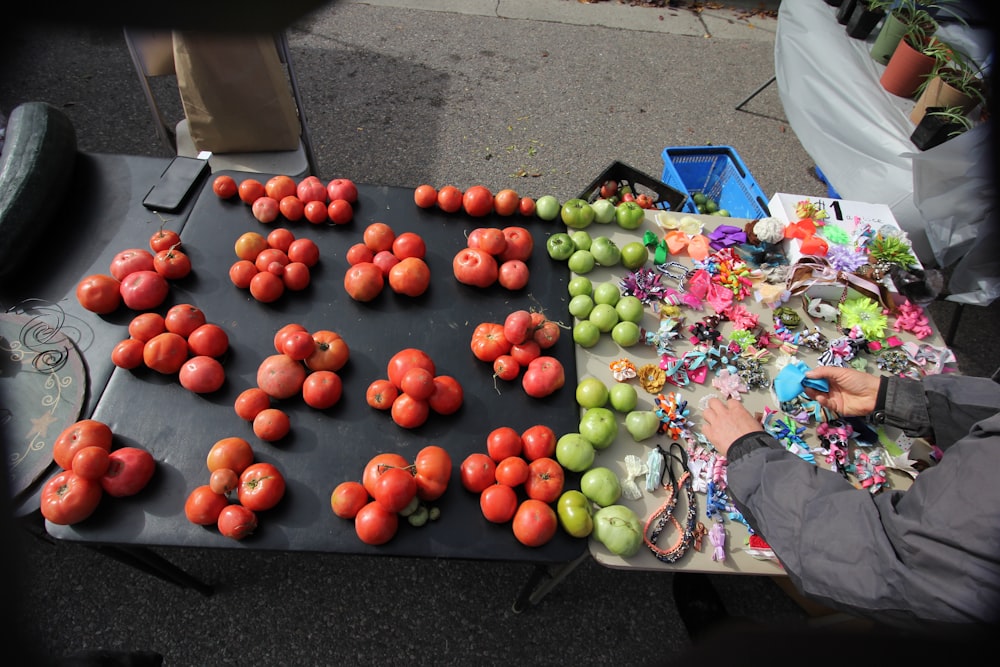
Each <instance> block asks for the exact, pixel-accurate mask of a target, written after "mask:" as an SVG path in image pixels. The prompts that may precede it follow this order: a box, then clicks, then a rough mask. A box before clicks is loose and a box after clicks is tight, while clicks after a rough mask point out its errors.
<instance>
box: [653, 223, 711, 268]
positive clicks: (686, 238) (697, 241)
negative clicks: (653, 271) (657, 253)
mask: <svg viewBox="0 0 1000 667" xmlns="http://www.w3.org/2000/svg"><path fill="white" fill-rule="evenodd" d="M664 239H665V240H666V242H667V250H669V251H670V254H671V255H676V254H678V253H680V252H681V251H682V250H684V249H687V253H688V256H689V257H691V259H694V260H697V261H704V259H705V258H706V257H708V254H709V252H710V248H709V241H708V237H706V236H704V235H703V234H694V235H688V234H687V233H685V232H683V231H681V230H680V229H674V230H671V231H669V232H667V233H666V235H665V236H664Z"/></svg>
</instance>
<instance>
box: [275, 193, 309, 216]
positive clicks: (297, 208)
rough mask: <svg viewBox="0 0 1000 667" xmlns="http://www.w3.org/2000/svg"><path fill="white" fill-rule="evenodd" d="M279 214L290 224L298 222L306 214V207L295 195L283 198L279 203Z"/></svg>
mask: <svg viewBox="0 0 1000 667" xmlns="http://www.w3.org/2000/svg"><path fill="white" fill-rule="evenodd" d="M278 212H279V213H281V215H283V216H284V217H285V220H288V221H289V222H298V221H299V220H301V219H302V218H303V217H304V216H305V214H306V205H305V204H304V203H303V202H302V200H301V199H299V198H298V197H296V196H295V195H289V196H287V197H282V198H281V200H280V201H279V202H278Z"/></svg>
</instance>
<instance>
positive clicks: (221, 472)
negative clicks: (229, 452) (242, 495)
mask: <svg viewBox="0 0 1000 667" xmlns="http://www.w3.org/2000/svg"><path fill="white" fill-rule="evenodd" d="M239 483H240V476H239V475H237V474H236V471H235V470H230V469H229V468H219V469H218V470H213V471H212V474H211V475H209V476H208V485H209V487H211V489H212V490H213V491H215V492H216V493H221V494H223V495H225V494H228V493H229V492H230V491H232V490H233V489H235V488H236V487H237V486H238V485H239Z"/></svg>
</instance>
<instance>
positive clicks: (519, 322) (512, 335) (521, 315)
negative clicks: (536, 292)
mask: <svg viewBox="0 0 1000 667" xmlns="http://www.w3.org/2000/svg"><path fill="white" fill-rule="evenodd" d="M531 327H532V322H531V313H530V312H529V311H527V310H523V309H522V310H515V311H511V312H510V313H508V314H507V317H506V318H504V321H503V336H504V338H506V339H507V340H508V341H510V343H511V344H512V345H519V344H521V343H523V342H524V341H526V340H528V339H529V338H530V337H531V333H532V328H531Z"/></svg>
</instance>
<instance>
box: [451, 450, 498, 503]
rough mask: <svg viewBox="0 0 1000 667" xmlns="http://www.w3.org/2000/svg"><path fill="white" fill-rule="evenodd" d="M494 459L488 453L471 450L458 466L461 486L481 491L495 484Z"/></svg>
mask: <svg viewBox="0 0 1000 667" xmlns="http://www.w3.org/2000/svg"><path fill="white" fill-rule="evenodd" d="M496 470H497V464H496V461H494V460H493V459H491V458H490V457H489V455H488V454H484V453H482V452H473V453H472V454H469V455H468V456H466V457H465V459H464V460H463V461H462V465H461V467H460V468H459V475H460V478H461V480H462V486H464V487H465V489H466V491H471V492H472V493H482V492H483V489H485V488H486V487H488V486H492V485H493V484H496Z"/></svg>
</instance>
